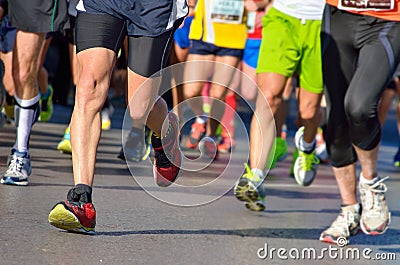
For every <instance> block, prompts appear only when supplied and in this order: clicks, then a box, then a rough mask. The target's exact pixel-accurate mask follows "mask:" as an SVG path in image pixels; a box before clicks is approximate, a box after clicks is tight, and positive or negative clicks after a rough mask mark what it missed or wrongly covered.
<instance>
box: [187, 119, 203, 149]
mask: <svg viewBox="0 0 400 265" xmlns="http://www.w3.org/2000/svg"><path fill="white" fill-rule="evenodd" d="M205 135H206V124H205V123H199V122H197V121H195V122H194V123H193V124H192V129H191V131H190V135H189V137H188V139H187V141H186V147H187V148H190V149H194V148H196V147H197V145H198V144H199V142H200V140H201V139H203V137H204V136H205Z"/></svg>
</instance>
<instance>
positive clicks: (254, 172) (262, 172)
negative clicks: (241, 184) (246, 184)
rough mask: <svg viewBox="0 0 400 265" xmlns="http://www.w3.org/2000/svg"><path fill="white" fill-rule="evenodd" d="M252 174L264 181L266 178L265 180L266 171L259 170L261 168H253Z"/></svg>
mask: <svg viewBox="0 0 400 265" xmlns="http://www.w3.org/2000/svg"><path fill="white" fill-rule="evenodd" d="M251 172H252V173H253V175H257V176H259V177H260V178H261V179H264V178H265V175H264V171H262V170H261V169H259V168H253V169H252V170H251Z"/></svg>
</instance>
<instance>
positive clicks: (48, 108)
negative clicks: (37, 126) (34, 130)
mask: <svg viewBox="0 0 400 265" xmlns="http://www.w3.org/2000/svg"><path fill="white" fill-rule="evenodd" d="M39 104H40V116H39V121H41V122H46V121H48V120H50V118H51V116H52V115H53V87H52V86H51V85H48V86H47V93H46V94H45V95H41V96H40V103H39Z"/></svg>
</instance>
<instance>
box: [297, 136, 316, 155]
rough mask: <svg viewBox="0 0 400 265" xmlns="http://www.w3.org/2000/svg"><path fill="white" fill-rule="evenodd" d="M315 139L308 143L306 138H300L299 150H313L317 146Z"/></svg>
mask: <svg viewBox="0 0 400 265" xmlns="http://www.w3.org/2000/svg"><path fill="white" fill-rule="evenodd" d="M315 143H316V142H315V139H314V140H313V141H312V142H311V143H306V142H305V141H304V138H303V137H301V138H300V145H299V150H300V151H302V152H311V151H312V150H313V149H314V148H315Z"/></svg>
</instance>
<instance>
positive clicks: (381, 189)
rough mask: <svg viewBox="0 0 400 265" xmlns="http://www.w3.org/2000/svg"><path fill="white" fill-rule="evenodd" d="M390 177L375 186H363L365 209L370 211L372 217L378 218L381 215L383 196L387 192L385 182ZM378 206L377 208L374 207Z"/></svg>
mask: <svg viewBox="0 0 400 265" xmlns="http://www.w3.org/2000/svg"><path fill="white" fill-rule="evenodd" d="M388 178H389V177H388V176H387V177H385V178H383V179H381V180H379V181H377V182H376V183H375V184H373V185H371V186H369V185H363V188H362V189H363V192H364V199H365V202H364V208H365V209H368V210H369V213H370V215H371V216H378V215H379V209H380V208H381V207H380V205H381V200H382V195H383V193H385V192H386V191H387V187H386V185H385V184H384V183H383V181H385V180H387V179H388ZM374 206H376V207H374Z"/></svg>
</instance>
